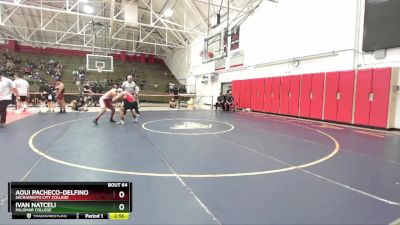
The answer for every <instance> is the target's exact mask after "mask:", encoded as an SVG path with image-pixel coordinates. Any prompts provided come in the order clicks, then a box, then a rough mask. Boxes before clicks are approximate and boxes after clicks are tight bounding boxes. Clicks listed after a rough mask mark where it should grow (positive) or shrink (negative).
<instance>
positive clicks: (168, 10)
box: [164, 9, 174, 17]
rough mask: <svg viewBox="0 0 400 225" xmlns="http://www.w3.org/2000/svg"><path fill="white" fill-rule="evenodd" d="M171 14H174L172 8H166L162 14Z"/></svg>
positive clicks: (169, 15) (167, 15)
mask: <svg viewBox="0 0 400 225" xmlns="http://www.w3.org/2000/svg"><path fill="white" fill-rule="evenodd" d="M172 14H174V11H173V10H172V9H167V10H165V11H164V16H165V17H171V16H172Z"/></svg>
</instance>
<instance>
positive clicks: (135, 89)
mask: <svg viewBox="0 0 400 225" xmlns="http://www.w3.org/2000/svg"><path fill="white" fill-rule="evenodd" d="M121 88H122V89H123V90H124V91H127V92H129V93H131V94H132V95H134V96H135V99H136V101H137V104H138V107H136V108H135V111H136V114H138V115H139V116H140V112H139V91H140V89H139V86H137V85H136V83H135V82H134V81H133V77H132V75H129V76H127V78H126V81H124V82H123V83H122V86H121Z"/></svg>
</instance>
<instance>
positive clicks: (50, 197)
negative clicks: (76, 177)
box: [8, 182, 132, 220]
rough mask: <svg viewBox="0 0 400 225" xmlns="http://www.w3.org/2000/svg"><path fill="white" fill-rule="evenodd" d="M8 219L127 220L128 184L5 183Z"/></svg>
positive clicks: (129, 193)
mask: <svg viewBox="0 0 400 225" xmlns="http://www.w3.org/2000/svg"><path fill="white" fill-rule="evenodd" d="M8 212H9V213H11V217H12V219H113V220H114V219H116V220H125V219H129V215H130V213H131V212H132V183H131V182H9V183H8Z"/></svg>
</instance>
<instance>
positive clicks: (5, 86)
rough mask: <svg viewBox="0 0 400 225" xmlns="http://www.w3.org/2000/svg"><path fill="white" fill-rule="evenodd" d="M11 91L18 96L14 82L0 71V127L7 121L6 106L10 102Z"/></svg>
mask: <svg viewBox="0 0 400 225" xmlns="http://www.w3.org/2000/svg"><path fill="white" fill-rule="evenodd" d="M12 92H14V94H15V95H16V96H17V97H19V96H18V91H17V89H15V86H14V83H13V82H12V81H11V80H10V79H8V78H6V77H4V76H3V73H1V72H0V117H1V119H0V128H2V127H4V126H5V124H6V121H7V106H8V105H9V104H10V103H11V98H12Z"/></svg>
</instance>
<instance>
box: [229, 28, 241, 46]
mask: <svg viewBox="0 0 400 225" xmlns="http://www.w3.org/2000/svg"><path fill="white" fill-rule="evenodd" d="M231 32H232V33H231V51H233V50H236V49H238V48H239V33H240V27H234V28H233V29H232V31H231Z"/></svg>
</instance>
